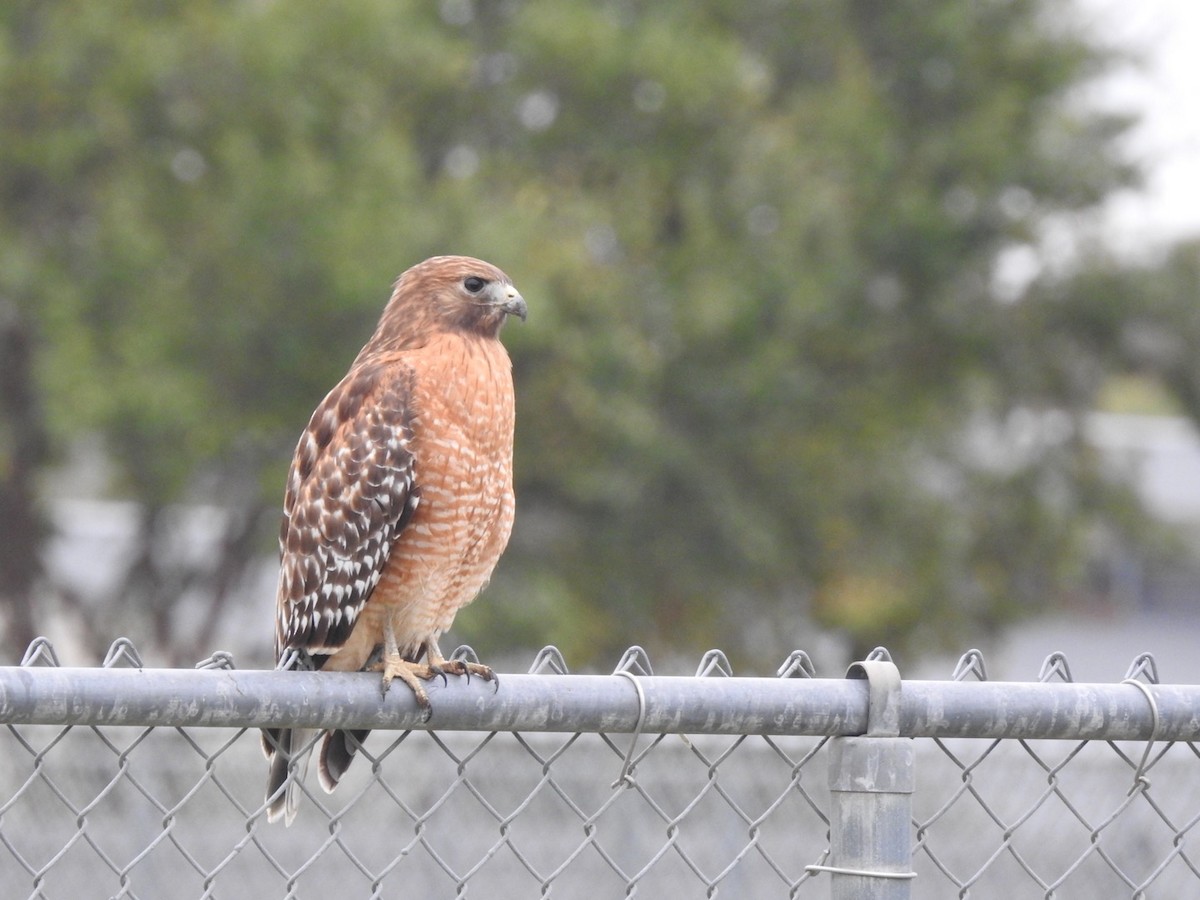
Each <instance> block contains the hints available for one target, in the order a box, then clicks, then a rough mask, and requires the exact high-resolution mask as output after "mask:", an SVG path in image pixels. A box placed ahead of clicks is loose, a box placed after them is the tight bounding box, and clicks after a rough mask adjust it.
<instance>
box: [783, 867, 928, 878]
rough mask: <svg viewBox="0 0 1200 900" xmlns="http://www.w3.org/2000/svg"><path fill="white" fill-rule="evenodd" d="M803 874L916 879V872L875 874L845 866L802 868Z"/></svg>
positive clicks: (874, 872)
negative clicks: (816, 873)
mask: <svg viewBox="0 0 1200 900" xmlns="http://www.w3.org/2000/svg"><path fill="white" fill-rule="evenodd" d="M804 871H805V872H829V873H830V874H832V875H858V876H861V877H862V878H891V879H893V880H896V881H909V880H910V879H913V878H916V877H917V873H916V872H877V871H875V870H874V869H851V868H848V867H846V866H819V865H816V864H813V865H811V866H805V867H804Z"/></svg>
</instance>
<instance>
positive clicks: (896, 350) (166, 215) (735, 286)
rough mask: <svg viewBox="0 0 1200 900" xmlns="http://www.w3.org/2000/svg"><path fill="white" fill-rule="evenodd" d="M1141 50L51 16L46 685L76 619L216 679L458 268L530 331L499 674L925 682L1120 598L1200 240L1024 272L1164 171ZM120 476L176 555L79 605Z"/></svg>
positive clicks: (5, 513) (15, 485)
mask: <svg viewBox="0 0 1200 900" xmlns="http://www.w3.org/2000/svg"><path fill="white" fill-rule="evenodd" d="M1112 61H1113V60H1112V56H1111V54H1109V53H1108V52H1107V51H1105V50H1104V49H1103V48H1100V47H1097V46H1095V45H1094V44H1092V43H1090V42H1089V40H1088V39H1087V38H1086V36H1085V35H1083V34H1082V32H1081V31H1080V30H1079V28H1078V27H1077V26H1076V24H1075V23H1073V22H1072V20H1071V18H1070V7H1069V6H1066V5H1064V4H1060V3H1055V2H1051V0H979V2H971V3H963V2H961V0H886V2H883V0H848V2H844V3H828V2H825V0H790V2H787V3H783V2H771V0H755V2H749V3H747V2H743V0H709V2H687V3H685V2H681V0H655V2H638V0H612V2H585V0H503V2H471V0H441V2H440V3H431V2H424V0H421V2H416V0H413V2H402V0H359V2H356V3H354V4H350V5H338V4H328V3H325V2H320V0H274V2H271V0H257V2H255V0H189V2H186V3H184V2H161V0H154V2H150V0H124V2H112V3H104V4H97V3H92V2H84V0H11V2H8V3H6V4H4V5H3V6H2V7H0V135H2V140H0V346H2V348H3V349H2V350H0V354H2V355H0V599H2V600H3V602H4V605H5V611H6V618H5V624H6V627H7V630H6V634H7V641H8V643H9V645H10V649H9V650H8V652H7V654H6V655H8V654H11V653H18V654H19V652H20V648H22V647H23V646H24V645H25V643H26V642H27V640H28V639H29V638H30V637H31V636H32V635H33V634H34V633H36V632H37V631H38V630H39V629H41V628H43V627H44V620H45V617H46V616H47V615H49V612H48V611H49V610H51V609H59V610H61V609H67V610H69V612H70V614H71V615H73V616H75V617H77V619H78V621H79V622H80V624H81V627H82V628H83V633H84V634H88V635H91V637H90V638H89V640H91V641H92V642H93V643H94V644H96V645H97V646H103V644H105V643H107V641H108V640H110V639H111V638H112V637H114V636H116V635H117V634H118V633H129V634H131V636H133V637H135V639H137V640H138V642H139V644H140V645H141V646H143V647H145V646H147V645H151V646H153V647H155V648H156V649H157V651H158V652H160V653H162V654H164V655H166V656H168V657H170V658H176V659H194V658H196V657H197V655H198V654H199V653H207V652H208V651H210V650H211V649H212V647H211V646H206V645H205V641H206V639H207V638H208V637H210V636H211V634H212V633H213V631H212V629H213V628H215V627H216V623H217V622H219V621H220V620H221V617H222V616H223V615H224V614H225V612H226V610H227V607H228V604H229V602H230V598H231V597H233V596H236V594H237V591H238V589H239V585H240V584H242V583H243V582H242V578H243V575H244V573H245V572H246V570H247V567H248V566H251V565H252V564H253V563H254V562H255V561H256V560H260V559H262V558H263V557H265V556H267V555H269V554H271V553H273V540H274V533H275V528H276V519H275V516H276V510H277V509H278V506H279V502H280V495H281V492H282V484H283V475H284V472H285V469H286V466H287V462H288V460H289V458H290V454H291V450H292V447H293V445H294V441H295V439H296V436H297V434H298V433H299V430H300V428H301V426H302V425H303V423H304V422H305V421H306V419H307V416H308V414H309V412H310V411H311V409H312V408H313V406H314V405H315V404H316V402H317V401H318V400H319V399H320V398H321V397H322V396H323V394H324V392H325V391H326V390H327V389H328V388H329V387H330V386H331V385H332V384H333V383H335V381H336V380H337V379H338V378H339V377H340V375H341V374H342V373H343V372H344V371H345V369H346V367H347V365H348V363H349V361H350V359H352V357H353V355H354V353H355V352H356V351H357V349H358V347H359V346H360V345H361V344H362V342H363V341H364V339H365V338H366V336H367V335H368V334H369V332H370V330H371V328H372V327H373V325H374V321H375V318H376V317H377V315H378V313H379V310H380V309H381V308H382V305H383V302H384V300H385V299H386V296H387V293H388V287H389V284H390V282H391V280H392V279H393V278H394V277H395V276H396V275H397V274H398V273H399V272H400V271H401V270H403V269H404V268H406V267H407V266H408V265H410V264H412V263H414V262H416V261H418V260H420V259H422V258H424V257H425V256H428V255H431V254H434V253H445V252H455V253H466V254H472V255H478V256H481V257H484V258H486V259H488V260H490V261H493V262H495V263H497V264H498V265H500V266H501V267H503V268H504V269H506V270H507V271H508V273H509V274H510V275H511V276H512V277H513V278H514V280H515V281H516V283H517V284H518V285H519V286H520V288H521V290H522V292H523V293H524V295H525V297H526V298H527V299H528V301H529V304H530V310H531V314H530V319H529V322H528V323H527V325H525V326H513V327H510V328H509V329H507V330H506V333H505V338H506V342H507V343H508V345H509V347H510V349H511V352H512V355H513V357H514V360H515V369H516V380H517V384H518V400H519V416H518V451H517V456H518V458H517V469H518V481H519V485H518V499H519V513H518V525H517V530H516V533H515V535H514V539H513V544H512V547H511V549H510V551H509V553H508V555H507V556H506V558H505V560H504V561H503V563H502V564H501V568H500V570H499V571H498V573H497V578H496V581H495V583H494V584H493V586H492V588H491V589H490V590H489V594H488V597H487V600H486V602H483V603H480V604H478V605H476V606H474V607H472V609H471V610H470V611H469V612H468V613H467V614H465V615H464V616H462V617H460V620H459V626H458V629H457V630H458V631H459V633H460V634H461V635H462V636H464V637H466V638H469V639H471V640H472V642H473V643H474V644H475V645H476V646H477V647H478V648H479V650H480V651H481V653H482V654H484V655H488V654H489V653H492V654H494V653H495V652H496V651H498V650H500V649H501V648H511V647H516V646H526V645H528V646H536V645H540V644H541V643H543V642H547V641H553V642H555V643H558V644H559V645H560V646H561V647H563V648H564V650H565V651H566V652H567V654H568V657H569V658H571V659H572V661H573V662H574V661H580V662H587V661H588V660H591V659H595V658H597V657H598V656H601V657H604V658H607V657H609V656H612V654H613V651H614V649H615V648H620V647H624V646H626V645H628V644H629V643H633V642H639V643H642V644H646V645H648V646H650V647H652V648H654V647H657V648H671V649H675V650H680V651H690V650H692V649H695V648H705V647H708V646H713V645H719V646H722V647H724V648H726V649H727V650H729V651H731V652H732V653H734V654H737V655H740V656H741V657H743V658H747V657H751V656H753V655H756V654H762V655H765V656H766V657H767V658H769V659H774V658H776V657H780V656H781V655H782V654H781V650H787V649H791V648H792V647H794V646H801V645H803V644H804V643H805V641H806V640H807V639H808V638H809V637H810V636H811V634H812V632H813V629H814V628H817V627H821V628H832V629H837V630H838V631H839V632H840V633H842V634H845V635H848V636H849V637H850V639H851V641H852V642H853V643H854V644H855V646H857V647H862V646H867V647H869V646H873V645H874V644H877V643H887V644H889V645H890V646H892V647H894V648H901V647H906V646H907V647H912V648H917V649H919V648H928V647H931V646H935V645H937V644H939V643H941V642H945V641H949V640H958V639H959V638H960V637H961V636H962V635H963V634H967V633H969V634H971V635H973V636H975V639H976V640H978V636H979V635H980V634H981V632H983V633H986V632H987V631H988V630H991V629H995V628H997V627H999V626H1000V625H1002V624H1003V623H1005V622H1007V621H1010V620H1012V619H1013V618H1014V617H1016V616H1019V615H1023V614H1027V613H1029V612H1031V611H1033V610H1037V609H1042V608H1046V607H1050V606H1053V605H1055V604H1059V603H1062V602H1064V600H1065V599H1068V598H1072V597H1078V596H1079V595H1080V594H1081V592H1083V593H1086V592H1087V590H1088V587H1089V580H1088V569H1087V563H1088V560H1089V559H1091V558H1093V557H1094V555H1095V553H1096V548H1097V547H1104V546H1108V545H1109V543H1111V542H1113V541H1121V542H1134V543H1136V542H1137V541H1143V542H1145V540H1146V538H1145V534H1146V533H1147V532H1146V531H1145V529H1144V528H1143V527H1141V525H1142V524H1144V523H1141V520H1140V519H1139V515H1138V511H1137V510H1136V508H1135V505H1134V504H1133V503H1132V502H1131V501H1130V499H1129V497H1128V495H1127V494H1126V493H1125V492H1124V491H1123V490H1122V489H1121V488H1120V486H1119V485H1114V484H1112V483H1110V482H1108V481H1106V480H1105V479H1104V478H1102V477H1100V473H1099V472H1098V466H1097V461H1096V459H1095V457H1094V453H1093V451H1092V450H1091V449H1090V448H1089V446H1088V444H1087V443H1086V441H1084V440H1083V435H1082V431H1081V429H1080V428H1079V427H1078V423H1079V417H1080V416H1081V415H1082V414H1083V413H1085V412H1087V411H1089V410H1092V409H1094V408H1096V407H1097V405H1098V404H1101V403H1103V401H1104V397H1105V392H1106V391H1111V389H1112V387H1113V385H1114V384H1121V383H1123V380H1124V381H1127V380H1128V378H1129V377H1131V376H1132V377H1136V378H1137V379H1140V383H1146V384H1150V385H1152V388H1153V390H1154V391H1156V392H1157V393H1158V394H1159V395H1160V396H1162V397H1163V398H1166V399H1165V401H1164V402H1167V403H1168V404H1177V406H1176V407H1174V408H1178V409H1182V410H1185V411H1186V412H1188V413H1189V414H1191V415H1192V416H1193V417H1196V416H1200V382H1198V380H1197V374H1196V369H1195V367H1194V366H1193V365H1191V364H1190V361H1191V359H1193V358H1194V357H1195V350H1196V348H1197V345H1198V344H1200V313H1198V312H1197V307H1196V303H1195V294H1196V285H1197V279H1198V277H1200V254H1198V252H1197V250H1196V248H1186V247H1184V248H1179V249H1178V250H1176V251H1175V252H1174V254H1173V255H1172V257H1171V258H1170V259H1169V260H1168V261H1167V262H1165V263H1163V264H1162V265H1158V266H1154V267H1147V268H1143V269H1138V270H1133V269H1130V268H1128V267H1122V266H1120V265H1118V264H1117V263H1115V262H1113V261H1111V260H1108V259H1106V258H1104V257H1103V255H1101V254H1098V253H1094V252H1092V253H1089V252H1086V251H1085V252H1082V253H1077V254H1076V255H1075V257H1073V258H1072V259H1071V260H1066V261H1064V260H1061V259H1055V260H1047V259H1043V260H1042V261H1043V262H1050V263H1054V265H1050V266H1044V267H1043V271H1044V272H1047V273H1051V274H1045V275H1043V276H1042V277H1040V278H1036V279H1033V280H1031V281H1021V280H1014V279H1012V278H1009V277H1007V273H1009V272H1010V270H1011V268H1012V267H1011V265H1006V263H1011V261H1012V260H1014V259H1026V260H1028V259H1031V258H1036V256H1037V255H1038V254H1043V256H1044V255H1045V253H1046V251H1045V250H1044V247H1045V246H1046V245H1045V243H1044V242H1042V241H1041V236H1042V235H1044V234H1045V233H1046V230H1047V228H1049V227H1050V226H1053V227H1055V228H1058V229H1060V230H1061V229H1063V228H1067V229H1070V227H1071V223H1073V222H1075V221H1077V220H1078V219H1079V217H1081V216H1083V215H1085V214H1086V213H1087V211H1088V210H1091V209H1093V208H1095V206H1096V205H1097V204H1098V203H1099V202H1100V201H1102V200H1103V199H1104V198H1105V197H1106V196H1107V195H1109V194H1110V193H1111V192H1113V191H1114V190H1117V189H1119V188H1121V187H1123V186H1126V185H1128V184H1130V183H1131V182H1132V181H1133V180H1134V178H1135V177H1136V173H1135V172H1134V171H1132V170H1131V168H1130V167H1129V166H1128V165H1126V164H1124V163H1123V162H1122V160H1121V157H1120V154H1119V152H1118V148H1119V145H1118V139H1119V137H1120V135H1121V134H1122V132H1123V129H1124V128H1125V127H1126V126H1127V125H1128V124H1129V123H1128V122H1125V121H1121V120H1118V119H1115V118H1113V117H1111V116H1106V115H1102V114H1100V113H1099V112H1097V111H1095V110H1094V109H1089V108H1088V107H1087V106H1085V105H1084V104H1082V103H1081V102H1080V99H1079V97H1080V88H1081V86H1083V85H1085V84H1086V83H1087V82H1088V81H1089V79H1091V78H1093V77H1095V76H1096V75H1097V74H1098V73H1100V72H1102V71H1104V69H1105V67H1106V66H1107V65H1109V64H1110V63H1111V62H1112ZM97 442H98V443H99V445H100V446H101V447H102V449H103V454H104V456H105V458H107V459H108V460H109V461H110V464H111V467H112V471H111V478H110V479H109V480H108V482H107V485H106V487H105V490H106V491H107V493H108V494H109V495H110V496H113V497H119V498H126V499H130V500H133V501H136V504H137V505H136V509H137V510H138V523H139V524H138V533H139V541H138V547H139V549H138V551H137V552H135V553H133V554H131V555H130V558H129V559H128V560H127V566H126V568H125V569H124V570H123V572H122V577H121V578H120V579H119V581H118V583H116V584H114V587H113V590H112V598H111V602H110V603H108V604H102V605H100V606H94V605H90V606H89V605H82V604H78V603H75V604H74V606H72V603H71V598H70V596H69V595H68V594H67V593H66V592H63V591H61V590H59V589H58V588H57V587H56V585H55V584H54V581H53V579H52V578H50V577H48V575H47V573H46V571H45V570H44V568H43V567H42V566H41V564H40V562H39V560H40V559H41V558H42V557H41V556H40V555H39V548H41V547H43V546H44V542H45V540H46V539H47V538H48V537H49V535H50V527H49V524H48V523H49V521H50V520H49V518H48V514H47V508H48V507H47V504H48V502H49V499H48V498H51V497H53V496H58V495H61V494H62V493H64V491H65V490H66V488H65V487H64V486H63V485H62V483H61V480H60V479H61V475H60V474H59V473H60V471H61V469H60V468H59V466H60V464H61V463H62V462H63V461H64V460H65V459H66V458H67V456H68V454H69V452H70V451H71V449H72V448H76V447H79V446H90V445H94V444H96V443H97ZM201 502H202V503H204V504H207V505H211V506H213V507H214V508H216V509H218V510H219V511H220V512H221V515H220V517H219V519H218V521H219V522H220V527H221V530H222V531H221V533H222V539H221V541H220V542H219V545H218V546H217V548H216V549H215V550H214V551H213V552H211V553H206V554H202V555H201V556H200V558H196V554H192V555H191V556H190V557H189V555H188V554H187V553H186V552H177V551H178V547H179V543H180V525H179V519H178V514H177V513H178V509H179V508H180V507H179V504H196V503H201ZM171 548H176V550H174V551H173V550H172V549H171ZM185 595H186V596H189V597H191V598H192V599H191V600H190V601H189V602H191V603H193V604H195V603H202V604H204V607H203V608H204V610H205V614H204V615H203V616H202V617H201V625H200V626H197V625H196V624H195V621H194V620H195V616H194V615H191V616H190V618H189V614H188V613H187V611H186V610H182V609H181V608H180V604H179V603H176V600H177V599H178V598H179V597H181V596H185ZM238 602H254V603H259V604H261V607H262V616H261V620H262V623H263V624H262V633H263V641H262V644H263V647H264V652H265V648H266V647H267V645H268V644H269V638H268V634H269V630H270V624H269V623H270V618H271V605H272V602H273V601H272V598H271V597H270V596H262V597H260V598H252V599H251V600H249V601H246V600H239V601H238ZM262 661H265V657H264V659H263V660H262ZM751 668H758V669H761V668H762V666H757V667H755V666H753V665H752V666H751Z"/></svg>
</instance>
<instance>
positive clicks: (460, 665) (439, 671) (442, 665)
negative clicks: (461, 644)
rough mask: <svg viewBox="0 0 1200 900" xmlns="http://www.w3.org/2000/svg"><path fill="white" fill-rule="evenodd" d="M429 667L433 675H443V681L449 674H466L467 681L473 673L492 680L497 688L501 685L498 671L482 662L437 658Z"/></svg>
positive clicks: (485, 679)
mask: <svg viewBox="0 0 1200 900" xmlns="http://www.w3.org/2000/svg"><path fill="white" fill-rule="evenodd" d="M429 669H430V671H431V672H432V673H433V675H441V676H442V681H443V682H444V681H445V680H446V676H447V675H466V676H467V681H470V680H471V676H472V675H478V676H479V677H480V678H482V679H483V680H484V681H490V682H492V683H493V684H495V686H496V688H497V689H499V687H500V679H499V678H497V677H496V673H495V672H493V671H492V667H491V666H485V665H482V664H480V663H473V662H467V661H465V660H462V659H437V658H435V659H433V660H432V661H431V662H430V663H429ZM431 677H432V676H431Z"/></svg>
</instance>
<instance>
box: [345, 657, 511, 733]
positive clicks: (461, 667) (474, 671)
mask: <svg viewBox="0 0 1200 900" xmlns="http://www.w3.org/2000/svg"><path fill="white" fill-rule="evenodd" d="M426 655H427V657H428V656H429V654H426ZM368 669H369V670H370V671H373V672H378V671H380V670H382V671H383V680H382V682H381V683H380V690H381V691H382V693H383V694H384V695H385V696H386V695H387V692H388V688H390V687H391V686H392V680H393V679H396V678H399V679H400V680H401V681H403V682H404V683H405V684H406V685H408V687H409V689H410V690H411V691H412V692H413V697H414V698H416V701H417V706H419V707H421V709H422V711H423V712H424V716H423V717H422V721H425V722H428V721H429V717H430V716H431V715H433V707H432V706H431V705H430V703H429V695H428V694H427V693H426V692H425V688H424V687H423V686H422V684H421V682H422V681H429V680H430V679H431V678H437V677H441V679H442V683H443V684H445V682H446V676H447V675H465V676H466V677H467V680H468V681H470V680H471V676H472V675H478V676H479V677H480V678H482V679H483V680H484V681H490V682H492V683H493V684H494V685H496V688H497V689H499V687H500V679H499V678H497V677H496V673H495V672H493V671H492V669H491V667H490V666H484V665H480V664H479V663H473V662H466V661H464V660H461V659H445V658H443V657H442V655H441V654H440V653H434V654H432V659H431V661H430V663H429V664H428V665H425V664H423V663H415V662H409V661H408V660H407V659H404V657H402V656H400V655H399V654H388V653H385V654H384V656H383V658H382V659H381V660H380V661H379V662H377V663H374V664H373V665H371V666H368Z"/></svg>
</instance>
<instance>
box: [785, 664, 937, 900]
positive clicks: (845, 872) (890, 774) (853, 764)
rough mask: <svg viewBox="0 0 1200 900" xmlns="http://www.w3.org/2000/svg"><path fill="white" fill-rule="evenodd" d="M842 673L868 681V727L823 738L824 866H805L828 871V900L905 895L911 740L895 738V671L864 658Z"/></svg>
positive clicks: (898, 899)
mask: <svg viewBox="0 0 1200 900" xmlns="http://www.w3.org/2000/svg"><path fill="white" fill-rule="evenodd" d="M873 656H874V654H873ZM846 677H847V678H850V679H858V680H865V681H866V682H867V690H868V693H867V704H868V705H867V731H866V734H864V735H861V736H858V737H839V738H834V739H833V740H832V741H830V747H829V789H830V799H831V808H830V820H829V841H830V847H829V858H828V864H825V865H812V866H806V867H805V868H806V869H807V870H808V871H809V872H828V873H829V874H830V875H832V876H833V881H832V884H831V892H832V893H831V896H832V897H833V898H834V900H860V898H873V900H874V898H878V900H907V898H909V897H910V896H911V894H910V890H911V888H910V886H911V883H912V879H914V878H916V872H914V871H913V870H912V839H911V829H912V792H913V788H914V785H915V781H916V779H915V777H914V753H913V746H912V741H911V740H908V739H906V738H901V737H900V689H901V680H900V670H899V669H897V668H896V665H895V664H894V663H893V662H892V661H891V660H889V659H879V658H871V659H867V660H864V661H862V662H856V663H854V664H853V665H851V666H850V668H849V669H848V670H847V672H846Z"/></svg>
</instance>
